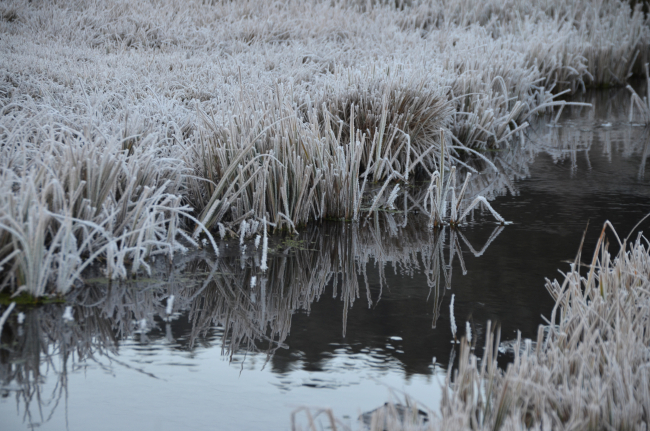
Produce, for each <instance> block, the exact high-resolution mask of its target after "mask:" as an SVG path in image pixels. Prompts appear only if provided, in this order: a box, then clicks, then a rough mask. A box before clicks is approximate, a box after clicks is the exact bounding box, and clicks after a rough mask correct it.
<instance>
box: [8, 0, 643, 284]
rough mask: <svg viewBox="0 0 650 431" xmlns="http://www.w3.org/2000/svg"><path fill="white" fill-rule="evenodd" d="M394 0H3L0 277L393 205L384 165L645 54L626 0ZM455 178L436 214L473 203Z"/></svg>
mask: <svg viewBox="0 0 650 431" xmlns="http://www.w3.org/2000/svg"><path fill="white" fill-rule="evenodd" d="M398 3H399V4H398V7H396V3H394V2H365V1H352V0H350V1H335V2H320V1H307V2H298V1H295V2H294V1H288V2H286V3H278V2H272V1H261V2H258V1H244V2H219V1H214V2H213V1H210V2H208V1H204V2H198V1H194V2H185V1H179V0H165V1H161V2H157V3H155V4H152V3H147V2H138V3H133V2H128V1H122V0H114V1H111V2H103V3H97V2H92V1H85V0H77V1H73V2H68V3H63V4H51V3H49V2H41V3H37V2H32V3H25V2H22V1H17V0H16V1H6V2H3V4H2V5H1V6H0V33H1V34H2V38H1V39H0V55H1V56H2V59H3V61H2V64H1V65H0V179H1V184H0V262H2V264H1V265H0V266H1V267H2V272H1V274H0V277H1V278H2V279H1V281H0V283H1V284H0V289H1V290H5V291H9V292H12V293H18V292H29V293H30V294H32V295H35V296H41V295H45V294H53V293H65V292H66V291H68V290H69V289H71V288H73V287H74V286H80V285H82V284H83V282H82V280H81V278H80V274H81V273H82V272H83V270H84V269H85V268H87V267H88V266H89V265H90V264H92V263H93V262H96V261H97V259H99V258H101V259H102V261H103V262H105V270H106V273H107V275H108V276H110V277H111V278H125V277H127V276H128V275H129V274H138V273H147V272H149V271H150V263H149V261H150V258H151V256H153V255H156V254H164V255H166V256H169V257H170V258H171V256H173V255H175V254H177V253H179V252H183V251H185V250H186V249H187V248H188V247H197V246H200V244H202V243H203V242H205V243H206V247H211V248H213V249H214V250H215V252H218V248H217V244H216V243H215V241H214V238H213V237H212V235H211V234H210V233H209V232H208V231H216V230H217V229H218V230H219V233H220V235H221V237H222V238H223V237H224V236H225V235H226V234H228V235H231V236H239V234H241V236H242V239H247V238H251V237H255V235H258V234H260V233H261V231H260V230H261V229H262V228H263V227H266V228H269V227H272V228H273V229H274V230H285V229H286V230H289V231H292V232H296V231H297V230H298V229H299V228H300V226H302V225H305V224H307V223H309V222H310V221H313V220H319V219H323V218H334V219H346V220H355V221H359V220H361V218H362V217H366V216H367V215H368V213H375V212H377V211H384V210H392V209H393V207H394V206H395V205H396V202H399V196H398V194H399V193H398V188H397V186H396V185H395V183H396V182H400V183H405V182H409V181H412V180H413V179H414V178H415V177H416V176H421V175H424V176H425V178H431V177H433V176H434V175H435V172H436V171H438V172H440V173H441V174H442V173H444V171H445V170H446V172H451V169H453V166H456V167H457V168H460V167H461V166H466V165H468V164H472V163H473V162H471V161H470V160H471V159H472V158H481V157H484V156H483V154H482V151H483V150H486V149H493V148H505V147H508V146H510V145H512V143H513V142H514V141H515V140H518V139H522V136H523V132H524V131H525V129H526V127H527V126H528V123H529V122H530V121H531V119H532V118H533V117H534V116H535V115H537V114H539V113H543V112H550V111H552V110H553V109H557V108H560V109H561V108H562V107H563V106H565V105H566V104H567V102H566V101H565V100H560V99H559V98H558V96H561V95H562V94H563V93H562V92H563V91H569V92H572V91H576V90H578V89H580V88H584V87H586V86H609V85H624V84H625V82H626V80H627V79H628V78H629V77H631V76H633V75H635V74H636V75H638V74H641V73H642V72H643V71H642V65H643V64H645V63H646V62H647V61H648V41H649V40H650V30H648V20H647V19H646V18H644V16H643V14H642V12H641V10H640V9H638V8H637V9H635V10H634V11H632V10H631V9H630V6H629V5H628V4H627V3H625V2H620V1H587V0H581V1H577V2H565V1H562V0H552V1H547V2H545V3H543V4H539V3H538V2H533V1H527V0H517V1H507V2H501V1H496V0H495V1H487V2H484V1H482V2H479V1H475V0H461V1H454V2H445V1H441V2H417V1H412V2H410V1H407V2H398ZM441 131H443V132H444V133H441ZM441 136H443V137H444V139H445V140H447V141H448V142H442V140H441V138H440V137H441ZM447 144H448V145H447ZM445 145H447V155H446V156H445V157H440V155H441V153H442V154H444V153H445V152H444V151H442V150H441V149H442V147H443V146H445ZM441 160H442V163H441ZM486 163H487V162H486ZM488 164H489V163H488ZM444 165H447V166H446V167H445V166H444ZM493 168H494V169H495V171H496V168H495V167H493ZM440 181H447V179H446V177H445V176H444V175H441V176H440ZM376 183H379V185H380V186H381V187H380V188H379V190H380V193H378V194H376V193H377V190H378V189H377V188H376V187H375V186H374V185H375V184H376ZM458 185H459V186H460V184H458ZM400 188H401V186H400ZM471 188H472V187H470V188H469V189H468V190H466V192H465V196H466V198H467V201H466V202H465V201H464V202H462V203H460V201H459V202H458V203H459V204H460V206H463V208H460V206H459V205H456V206H453V205H452V208H450V209H449V212H446V213H445V214H452V213H454V211H455V215H456V216H460V220H462V218H463V214H464V213H463V210H464V209H467V208H469V207H471V205H472V204H474V205H476V204H479V203H482V204H484V205H487V206H488V207H489V204H488V203H487V202H488V201H487V200H486V199H479V200H478V201H476V198H478V197H480V196H478V195H477V194H472V193H471V192H472V190H471ZM450 190H451V191H453V193H455V192H456V191H455V190H453V188H450ZM481 196H483V197H486V195H481ZM406 200H408V199H406ZM444 202H449V201H448V200H447V199H442V200H441V201H439V202H438V206H437V208H438V213H439V216H440V217H439V218H440V220H439V223H438V224H440V223H442V222H449V221H450V220H448V219H446V218H445V217H442V212H443V209H442V208H441V207H440V205H442V203H444ZM407 206H408V205H407ZM423 209H424V208H423ZM428 211H429V212H430V213H432V210H431V208H429V209H428ZM444 211H447V210H444ZM452 215H453V214H452ZM264 218H266V220H267V223H268V225H267V224H263V223H262V221H263V219H264ZM244 222H245V223H246V225H245V226H246V227H247V228H246V229H244V228H243V227H244V226H242V224H243V223H244ZM451 222H455V220H451Z"/></svg>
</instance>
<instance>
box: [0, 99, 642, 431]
mask: <svg viewBox="0 0 650 431" xmlns="http://www.w3.org/2000/svg"><path fill="white" fill-rule="evenodd" d="M580 101H581V102H588V103H592V104H593V105H594V108H593V109H590V108H585V107H566V108H565V109H564V112H563V114H562V117H561V120H560V121H559V123H558V124H552V123H551V122H550V121H545V120H540V121H539V122H537V123H536V124H534V125H532V126H531V127H530V128H529V129H528V130H527V133H526V136H525V139H523V140H522V141H521V142H518V143H517V145H514V146H513V148H512V149H511V150H509V151H503V152H493V153H489V154H488V155H487V157H488V158H489V159H490V161H491V162H492V163H493V164H494V165H495V166H496V167H497V170H498V172H496V171H495V170H494V169H493V168H491V167H488V166H487V164H485V163H482V162H477V164H476V166H475V168H476V169H477V170H478V171H480V172H481V174H479V175H475V176H474V180H473V182H472V184H471V186H470V189H471V191H472V193H473V195H476V194H479V193H480V194H483V195H485V196H486V197H488V198H489V199H490V200H491V205H492V206H493V208H494V209H495V210H496V211H498V212H499V213H500V214H501V215H502V216H503V217H504V218H505V219H506V220H508V221H511V222H512V223H511V224H508V225H506V226H500V225H497V224H496V223H495V222H494V220H493V219H492V218H491V216H490V214H489V212H487V211H483V210H478V209H477V210H474V212H473V214H472V215H471V216H470V217H469V221H468V223H467V224H466V225H464V226H461V227H459V228H458V229H456V230H452V229H449V228H448V227H447V228H444V229H442V230H437V231H429V230H428V229H427V227H426V226H427V219H426V217H425V216H424V215H422V213H421V212H419V213H418V212H417V207H418V205H419V202H421V199H422V195H423V191H422V190H421V189H418V188H413V189H408V188H407V190H406V192H404V193H403V194H402V195H401V196H400V197H398V199H397V201H396V211H395V212H382V213H378V214H376V215H375V216H372V217H369V218H368V219H366V220H362V221H361V222H360V223H359V224H350V223H339V222H323V223H320V224H314V225H312V226H308V227H306V228H303V229H301V230H300V234H299V235H298V236H290V235H284V236H274V237H271V239H270V247H271V252H270V254H269V262H268V266H269V269H268V271H267V272H266V273H263V272H261V271H260V270H259V265H260V256H261V252H260V250H255V247H254V245H253V242H252V241H247V242H246V250H245V251H244V252H242V248H241V247H240V244H239V241H237V240H233V241H230V242H227V246H226V243H225V242H222V243H220V249H221V255H220V256H219V257H216V256H214V255H213V254H211V253H210V252H209V251H208V250H204V251H197V252H194V253H189V254H187V255H185V256H179V257H178V258H177V259H175V261H174V262H173V263H171V264H170V262H168V261H167V260H165V259H163V258H159V259H158V260H156V261H155V262H154V263H153V265H152V267H153V274H152V276H151V277H148V278H142V279H138V280H133V281H129V282H126V283H119V284H118V283H109V282H108V280H106V279H104V278H102V277H101V276H100V275H97V276H89V277H88V278H87V279H86V282H87V284H88V287H87V288H86V289H83V291H78V292H75V293H73V294H71V295H70V296H69V297H68V298H67V300H68V303H67V304H49V305H45V306H41V307H39V308H33V309H24V310H22V312H23V313H24V316H25V320H24V322H23V323H22V324H19V323H18V321H17V319H16V317H15V315H14V316H13V317H12V318H11V319H10V321H8V322H7V324H6V325H5V327H4V329H3V331H2V340H1V341H2V349H1V350H0V385H1V386H0V392H1V394H2V398H0V417H1V418H2V419H1V423H2V426H0V428H2V429H3V430H22V429H30V428H35V427H38V428H39V429H43V430H89V429H92V430H116V429H138V430H178V429H192V430H217V429H218V430H254V429H264V430H287V429H290V427H291V417H292V412H293V411H295V410H296V409H298V408H299V407H302V406H308V407H315V408H332V409H333V410H334V413H335V414H336V416H337V417H339V418H341V419H342V421H343V422H344V423H347V424H350V425H355V424H356V423H357V418H358V416H359V415H360V414H361V413H362V412H365V411H369V410H372V409H374V408H377V407H379V406H380V405H382V404H383V403H384V402H385V401H387V400H389V399H390V398H391V396H396V397H400V396H401V394H402V391H403V392H406V393H407V394H408V395H409V396H410V397H412V398H413V399H415V400H417V401H418V403H422V404H424V405H426V406H428V407H431V408H435V407H436V406H437V404H438V403H439V401H440V389H439V387H440V383H442V382H443V381H444V376H445V373H446V370H447V369H448V367H449V366H450V364H453V363H454V359H455V353H456V348H455V344H454V343H453V336H452V330H451V323H450V321H451V320H450V301H451V298H452V296H453V297H454V317H455V321H456V324H457V326H458V336H459V337H460V336H463V335H465V334H466V328H467V327H469V328H471V332H472V338H473V343H474V344H475V349H476V352H477V353H479V354H480V352H481V351H482V344H483V342H484V335H485V331H486V323H487V322H488V321H491V322H493V324H497V325H499V326H500V328H501V334H502V335H501V339H502V340H503V341H508V340H513V339H515V338H516V337H517V330H519V331H521V336H522V337H524V338H526V337H527V338H535V337H536V334H537V328H538V326H539V325H540V324H543V323H544V320H543V318H542V316H549V315H550V312H551V310H552V307H553V305H554V304H553V301H552V300H551V297H550V296H549V295H548V294H547V292H546V289H545V287H544V284H545V278H551V279H552V278H561V274H560V273H559V272H558V270H567V269H568V267H569V263H568V262H569V261H572V260H574V259H575V257H576V253H577V252H578V247H579V245H580V241H581V238H582V236H583V233H584V231H585V228H587V223H589V224H588V228H587V231H586V237H585V238H586V239H585V244H584V248H583V259H582V260H583V261H587V260H588V259H590V257H591V253H592V251H593V249H594V247H595V243H596V240H597V238H598V236H599V234H600V231H601V229H602V226H603V223H604V222H605V221H606V220H609V221H610V222H611V223H612V224H613V225H614V226H615V227H616V229H617V231H618V234H619V236H621V237H625V236H626V235H627V234H628V233H629V232H630V230H631V229H632V228H633V227H634V225H635V224H636V223H637V222H638V221H639V220H640V219H641V218H642V217H643V216H645V215H646V214H648V213H650V167H649V168H648V172H645V169H646V162H647V159H648V157H649V156H650V131H649V129H648V128H644V127H641V126H639V125H637V124H634V123H632V124H630V123H629V121H628V109H629V94H628V91H627V90H625V89H618V90H610V91H598V92H590V93H588V94H586V95H583V96H580ZM404 208H406V209H407V211H406V212H405V211H403V210H404ZM648 227H650V221H646V222H645V223H643V224H642V225H641V228H640V229H641V230H644V229H645V230H647V229H648ZM609 239H610V242H614V241H615V239H614V237H613V236H612V235H609ZM612 247H615V245H612ZM614 251H615V250H614ZM171 295H173V298H174V299H173V301H172V300H170V298H171ZM66 306H71V307H72V310H71V311H72V313H73V316H74V321H66V320H64V319H63V315H64V311H65V307H66ZM169 311H171V313H168V312H169ZM506 344H507V343H504V352H505V353H504V354H503V355H502V357H501V360H502V364H503V365H505V364H506V363H507V361H508V358H509V356H508V352H507V349H505V346H506ZM391 394H392V395H391ZM314 411H315V410H314ZM296 417H297V418H298V419H299V421H300V422H301V423H303V424H304V423H306V422H305V419H304V418H305V416H304V412H299V413H297V415H296ZM326 422H327V421H326V420H325V418H323V420H322V423H323V424H325V423H326ZM355 426H356V425H355Z"/></svg>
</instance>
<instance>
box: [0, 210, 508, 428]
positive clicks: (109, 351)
mask: <svg viewBox="0 0 650 431" xmlns="http://www.w3.org/2000/svg"><path fill="white" fill-rule="evenodd" d="M502 230H503V227H502V226H497V227H496V228H494V231H493V232H492V234H491V236H490V237H489V239H488V241H487V242H486V243H485V244H484V245H481V246H479V247H476V248H475V247H474V246H473V245H472V244H470V242H469V241H468V240H467V238H466V237H465V236H464V235H463V234H462V232H460V231H459V230H453V229H449V228H443V229H438V230H427V229H424V230H423V229H420V228H418V224H417V223H414V222H411V223H407V222H406V214H390V213H382V214H376V215H375V216H374V217H373V218H371V219H369V220H366V221H365V222H364V223H362V224H360V225H357V224H343V223H332V224H326V225H325V226H312V227H310V228H307V229H305V231H304V232H302V233H301V234H300V236H299V237H284V238H276V239H275V240H276V241H275V243H274V244H271V250H270V253H269V260H268V262H267V264H268V270H267V271H266V272H264V271H262V270H261V269H260V258H261V251H254V252H246V251H245V252H244V253H240V252H239V250H237V249H238V245H237V244H230V247H232V248H233V249H234V250H237V251H236V252H234V253H228V252H226V253H223V254H222V256H221V257H219V258H218V259H214V258H213V257H212V256H210V255H208V254H207V253H203V254H202V253H199V254H197V255H194V256H186V257H185V258H183V259H182V260H180V261H178V262H175V263H174V265H169V264H168V263H167V262H165V261H164V260H158V261H157V262H155V263H154V265H152V267H153V268H155V273H154V274H153V275H152V279H143V280H134V281H131V282H126V283H109V281H108V280H105V279H90V278H89V279H87V287H86V288H85V289H81V290H77V291H75V292H74V293H72V294H71V295H70V296H69V297H68V298H66V300H67V303H69V304H73V305H72V314H73V316H74V321H72V322H67V321H66V320H65V319H64V318H63V312H64V307H63V306H59V305H47V306H43V307H40V308H36V309H32V310H27V311H26V312H25V315H26V319H25V321H24V322H23V323H22V324H19V323H18V321H17V319H11V320H10V321H9V322H8V323H7V324H6V325H5V328H4V330H3V333H2V346H3V349H2V357H1V358H0V363H1V367H0V370H1V371H0V373H1V374H0V377H1V379H2V388H3V391H4V396H7V395H8V394H9V393H11V392H14V393H15V394H16V397H17V401H18V403H19V406H20V405H22V407H19V408H20V409H21V410H22V411H24V414H25V421H26V422H28V423H30V424H37V423H39V422H42V421H46V420H47V417H48V416H49V414H48V413H47V412H46V410H47V408H50V409H55V408H56V407H57V405H58V404H60V402H61V399H62V397H63V395H64V394H65V391H66V375H67V373H69V372H70V371H72V370H75V369H77V368H79V367H83V364H84V363H85V362H86V361H95V360H96V359H98V358H99V357H106V358H109V359H110V361H112V362H117V363H118V364H120V361H119V359H118V358H117V356H118V348H119V344H120V341H121V340H124V339H127V338H135V339H137V340H138V341H139V343H141V344H143V345H146V344H147V343H149V342H151V341H152V337H166V338H167V339H168V340H169V341H174V340H173V336H172V324H174V322H173V321H174V320H175V319H179V318H182V319H183V320H184V319H187V322H183V323H182V324H183V325H189V328H188V329H189V330H188V331H187V332H188V336H187V337H186V339H185V340H182V341H181V342H180V343H179V344H178V345H180V346H182V348H185V349H189V350H191V349H193V348H194V347H195V346H196V345H197V343H205V342H209V341H210V334H211V331H212V330H213V328H215V327H217V328H219V332H220V333H221V334H222V336H221V343H222V353H223V354H225V355H229V356H230V357H231V358H232V357H233V355H234V354H236V353H243V352H263V353H265V354H266V355H267V360H268V358H271V357H272V356H273V354H274V353H275V352H276V350H277V349H278V348H286V347H287V346H286V344H285V341H286V338H287V336H288V334H289V332H290V329H291V320H292V315H293V314H295V313H296V312H297V311H299V310H303V311H304V312H307V313H308V312H309V311H310V308H311V304H312V303H313V302H314V301H318V300H319V299H320V297H321V296H322V295H325V294H326V287H328V286H330V287H331V292H332V296H333V297H334V298H338V299H339V300H340V302H341V307H342V308H343V321H342V335H343V336H345V333H346V326H347V316H348V310H349V309H350V308H351V307H352V306H353V304H354V303H355V302H357V301H361V302H362V303H363V304H364V306H367V307H368V308H371V307H374V306H376V305H377V304H378V303H379V302H380V301H381V299H382V293H383V292H384V289H390V286H389V285H388V282H387V276H386V268H387V267H388V266H389V265H390V266H392V267H393V269H394V270H395V272H396V273H399V274H400V275H401V276H403V277H412V276H413V275H414V274H415V273H416V272H421V273H422V274H425V275H426V280H427V286H428V294H427V297H426V298H427V301H431V307H432V310H433V313H432V314H433V321H432V326H433V327H434V328H435V327H436V322H437V320H438V318H439V316H440V307H441V304H442V298H443V297H444V296H445V291H446V290H448V289H450V288H451V282H452V272H453V265H454V263H455V262H457V263H458V264H460V266H461V268H462V271H463V273H466V269H465V264H464V261H463V257H462V251H461V250H462V248H463V247H465V248H466V249H467V252H471V253H473V254H474V255H475V256H480V255H482V254H483V253H484V252H485V250H486V249H487V248H488V246H489V244H490V243H491V242H492V241H493V240H494V238H496V237H497V236H498V235H499V233H500V232H501V231H502ZM298 238H299V239H298ZM230 247H229V248H230ZM249 247H250V249H254V247H253V246H252V245H249ZM477 248H478V250H479V251H477ZM375 268H376V276H378V279H379V291H378V292H377V293H376V294H374V295H373V293H372V292H371V289H370V286H369V281H368V278H369V273H370V272H373V270H375ZM172 295H173V300H171V299H170V298H172ZM169 304H171V305H172V307H171V309H170V307H168V305H169ZM162 326H164V328H165V329H164V331H163V330H162ZM154 329H155V331H154ZM175 341H176V342H177V343H178V342H179V340H175ZM121 365H125V364H121ZM137 371H140V372H146V371H144V370H137ZM43 375H49V376H57V377H58V379H59V383H58V384H57V385H56V390H55V392H54V393H53V394H48V395H46V394H43V393H42V391H41V383H42V381H43V379H42V376H43ZM153 377H155V376H153ZM35 415H37V416H38V417H35Z"/></svg>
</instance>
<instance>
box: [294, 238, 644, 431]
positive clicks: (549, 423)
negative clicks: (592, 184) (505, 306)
mask: <svg viewBox="0 0 650 431" xmlns="http://www.w3.org/2000/svg"><path fill="white" fill-rule="evenodd" d="M606 227H607V225H606V226H605V227H604V228H603V233H602V234H601V236H600V238H599V241H598V246H597V250H596V253H595V254H594V256H593V259H591V262H589V263H588V264H585V265H582V267H581V265H580V262H581V260H580V255H578V257H577V258H576V261H575V263H574V264H572V266H571V270H570V271H569V272H568V273H566V274H565V276H564V280H563V281H562V282H558V281H557V280H554V281H550V280H547V283H546V288H547V289H548V291H549V293H550V294H551V296H553V298H554V299H555V300H556V305H555V308H554V309H553V312H552V314H551V316H550V319H549V325H547V326H540V328H539V331H538V335H537V340H535V341H533V340H521V339H518V340H517V343H516V344H515V346H514V361H513V362H512V363H511V364H509V365H508V367H507V369H506V370H503V369H501V368H499V367H498V366H497V361H496V357H497V354H498V350H499V349H498V348H499V332H498V330H497V331H496V332H494V331H493V332H490V331H489V330H488V331H487V333H488V336H487V337H486V346H485V351H484V354H483V357H482V358H479V357H476V356H475V355H474V354H473V351H472V348H471V339H470V340H468V339H467V338H463V340H461V343H460V356H459V362H458V363H459V366H458V368H454V369H452V367H450V368H449V370H448V373H447V378H446V380H445V384H444V386H443V398H442V404H441V406H440V410H439V411H435V412H433V411H429V412H428V413H427V416H426V418H427V419H428V420H427V421H426V422H425V421H424V418H425V416H424V415H423V414H421V413H420V414H418V413H417V412H418V411H417V408H416V407H415V405H414V404H411V405H410V407H408V408H405V407H404V406H398V405H394V406H388V407H387V408H382V409H378V410H377V411H376V412H375V413H374V414H373V415H372V416H371V417H368V418H367V423H368V424H369V425H370V429H372V430H383V429H388V430H416V429H417V430H423V429H426V430H439V429H440V430H461V429H463V430H465V429H473V430H484V429H491V430H498V429H507V430H510V429H513V430H514V429H534V430H537V429H539V430H547V429H553V430H564V429H580V430H607V429H617V430H626V429H635V430H639V429H647V424H648V421H649V420H650V390H649V388H650V370H649V369H648V363H650V349H649V348H648V346H649V345H650V334H649V332H648V321H649V320H650V282H649V279H650V244H649V243H648V240H647V239H646V238H645V237H643V236H641V235H639V236H638V237H637V238H636V239H635V240H630V241H629V242H628V239H627V238H626V239H624V240H623V242H622V244H624V245H621V247H620V249H621V250H620V252H619V253H618V254H617V255H615V256H611V255H610V253H609V252H608V240H607V239H608V238H607V237H606V236H605V229H606ZM610 227H611V226H610ZM609 238H610V239H611V240H612V242H616V243H620V240H619V238H618V236H617V235H616V233H615V232H613V231H612V232H610V235H609ZM616 245H617V247H618V244H616ZM468 341H470V342H468ZM330 417H332V416H330ZM298 428H299V427H298ZM307 428H308V429H311V428H309V427H307Z"/></svg>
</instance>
